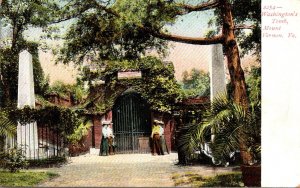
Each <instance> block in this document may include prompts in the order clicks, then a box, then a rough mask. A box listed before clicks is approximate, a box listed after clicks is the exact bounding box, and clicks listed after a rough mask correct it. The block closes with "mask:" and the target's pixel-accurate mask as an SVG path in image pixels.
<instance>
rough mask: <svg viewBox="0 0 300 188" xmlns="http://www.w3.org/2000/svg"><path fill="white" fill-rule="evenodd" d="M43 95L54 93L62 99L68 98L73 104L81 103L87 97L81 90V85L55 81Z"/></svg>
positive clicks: (84, 91)
mask: <svg viewBox="0 0 300 188" xmlns="http://www.w3.org/2000/svg"><path fill="white" fill-rule="evenodd" d="M45 93H46V94H50V93H55V94H57V95H58V96H60V97H63V98H69V97H70V98H71V101H72V103H73V104H78V103H80V102H82V101H83V100H84V99H85V98H86V96H87V91H86V90H85V89H84V88H83V84H81V83H76V84H65V83H63V82H61V81H55V82H54V83H53V84H52V85H51V86H49V87H48V89H47V90H46V92H45Z"/></svg>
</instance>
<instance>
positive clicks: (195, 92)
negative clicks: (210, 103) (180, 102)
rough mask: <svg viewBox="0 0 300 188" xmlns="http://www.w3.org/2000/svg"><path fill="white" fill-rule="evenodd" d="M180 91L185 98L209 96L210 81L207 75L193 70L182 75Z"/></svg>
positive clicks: (201, 71)
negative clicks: (181, 90)
mask: <svg viewBox="0 0 300 188" xmlns="http://www.w3.org/2000/svg"><path fill="white" fill-rule="evenodd" d="M182 89H183V95H184V96H185V97H197V96H209V93H210V91H209V89H210V80H209V75H208V73H206V72H204V71H203V70H198V69H195V68H193V69H192V70H191V71H190V72H187V71H184V72H183V73H182Z"/></svg>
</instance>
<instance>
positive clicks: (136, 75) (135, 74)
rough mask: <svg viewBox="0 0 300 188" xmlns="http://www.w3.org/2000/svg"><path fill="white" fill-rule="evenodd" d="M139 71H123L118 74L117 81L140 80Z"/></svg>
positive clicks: (140, 74)
mask: <svg viewBox="0 0 300 188" xmlns="http://www.w3.org/2000/svg"><path fill="white" fill-rule="evenodd" d="M141 77H142V72H141V71H124V72H118V79H132V78H141Z"/></svg>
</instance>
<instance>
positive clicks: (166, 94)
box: [86, 57, 180, 113]
mask: <svg viewBox="0 0 300 188" xmlns="http://www.w3.org/2000/svg"><path fill="white" fill-rule="evenodd" d="M130 70H140V71H141V72H142V78H140V79H130V78H129V79H122V80H119V79H118V78H117V72H118V71H130ZM99 74H100V77H103V79H106V80H107V84H105V85H102V86H97V87H104V88H103V90H101V91H98V90H95V91H93V92H94V93H98V95H96V96H94V97H93V98H89V99H88V102H87V104H86V107H87V108H88V109H89V110H91V111H94V113H95V112H97V113H104V112H106V111H107V110H109V109H111V108H112V106H113V104H114V102H115V100H116V98H117V97H118V96H119V95H120V94H122V93H123V92H124V91H125V90H127V89H129V88H131V89H132V90H134V91H136V92H138V93H139V94H141V96H142V97H143V98H144V99H145V100H146V101H147V102H148V104H149V105H150V107H151V109H153V110H158V111H162V112H170V111H171V109H172V105H173V104H174V103H175V102H176V100H177V98H178V97H179V94H180V86H179V84H177V82H176V80H175V78H174V67H173V64H172V63H170V62H162V61H161V60H160V59H158V58H156V57H145V58H142V59H139V60H136V61H114V62H108V63H107V66H106V68H105V69H104V70H103V71H102V72H100V73H99ZM97 87H96V88H97ZM95 98H101V100H99V101H98V102H95V101H94V100H95ZM91 106H93V107H91Z"/></svg>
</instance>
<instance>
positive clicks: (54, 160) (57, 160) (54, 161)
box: [27, 156, 67, 168]
mask: <svg viewBox="0 0 300 188" xmlns="http://www.w3.org/2000/svg"><path fill="white" fill-rule="evenodd" d="M27 162H28V164H29V167H42V168H47V167H53V166H60V165H61V164H64V163H66V162H67V159H66V157H59V156H54V157H51V158H46V159H30V160H27Z"/></svg>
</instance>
